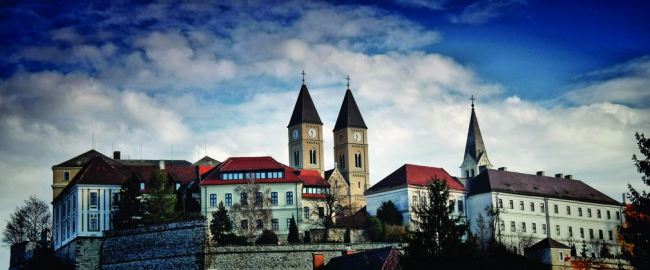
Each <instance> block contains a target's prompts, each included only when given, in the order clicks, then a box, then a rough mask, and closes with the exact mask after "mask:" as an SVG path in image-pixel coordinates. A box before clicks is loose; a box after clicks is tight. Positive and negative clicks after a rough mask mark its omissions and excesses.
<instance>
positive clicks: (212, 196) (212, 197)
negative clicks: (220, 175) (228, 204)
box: [210, 194, 217, 207]
mask: <svg viewBox="0 0 650 270" xmlns="http://www.w3.org/2000/svg"><path fill="white" fill-rule="evenodd" d="M210 207H217V194H210Z"/></svg>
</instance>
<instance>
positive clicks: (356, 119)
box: [334, 84, 368, 131]
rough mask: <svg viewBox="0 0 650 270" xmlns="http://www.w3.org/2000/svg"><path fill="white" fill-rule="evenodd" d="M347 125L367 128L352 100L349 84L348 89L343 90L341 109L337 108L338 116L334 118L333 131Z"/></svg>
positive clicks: (355, 103)
mask: <svg viewBox="0 0 650 270" xmlns="http://www.w3.org/2000/svg"><path fill="white" fill-rule="evenodd" d="M348 127H357V128H366V129H367V128H368V127H367V126H366V122H365V121H363V116H361V111H359V107H358V106H357V102H356V101H355V100H354V96H353V95H352V91H351V90H350V87H349V84H348V90H346V91H345V97H344V98H343V104H341V110H339V116H338V117H337V118H336V125H334V131H337V130H339V129H342V128H348Z"/></svg>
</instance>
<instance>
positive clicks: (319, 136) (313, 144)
mask: <svg viewBox="0 0 650 270" xmlns="http://www.w3.org/2000/svg"><path fill="white" fill-rule="evenodd" d="M310 129H314V130H315V131H316V137H311V136H310V135H309V130H310ZM294 130H297V131H298V134H299V135H298V138H294V135H293V133H294ZM288 131H289V134H288V135H289V137H288V138H289V166H291V167H294V168H298V169H307V170H318V171H320V173H321V175H323V171H324V168H325V166H324V160H323V157H324V155H323V126H322V125H318V124H309V123H303V124H299V125H294V126H291V127H289V128H288ZM309 150H316V152H317V153H316V156H317V158H316V164H311V163H310V162H309ZM294 151H299V155H298V156H299V158H298V165H296V163H295V160H294V154H293V153H294Z"/></svg>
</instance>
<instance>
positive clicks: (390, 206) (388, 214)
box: [377, 201, 402, 225]
mask: <svg viewBox="0 0 650 270" xmlns="http://www.w3.org/2000/svg"><path fill="white" fill-rule="evenodd" d="M377 218H378V219H379V220H381V221H382V222H383V223H386V224H387V225H402V213H400V212H399V210H397V207H396V206H395V204H394V203H393V201H387V202H382V203H381V206H379V209H377Z"/></svg>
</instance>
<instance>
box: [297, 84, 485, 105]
mask: <svg viewBox="0 0 650 270" xmlns="http://www.w3.org/2000/svg"><path fill="white" fill-rule="evenodd" d="M303 81H304V79H303ZM469 99H470V100H471V101H472V110H473V109H474V100H476V99H475V98H474V95H472V97H471V98H469Z"/></svg>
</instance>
